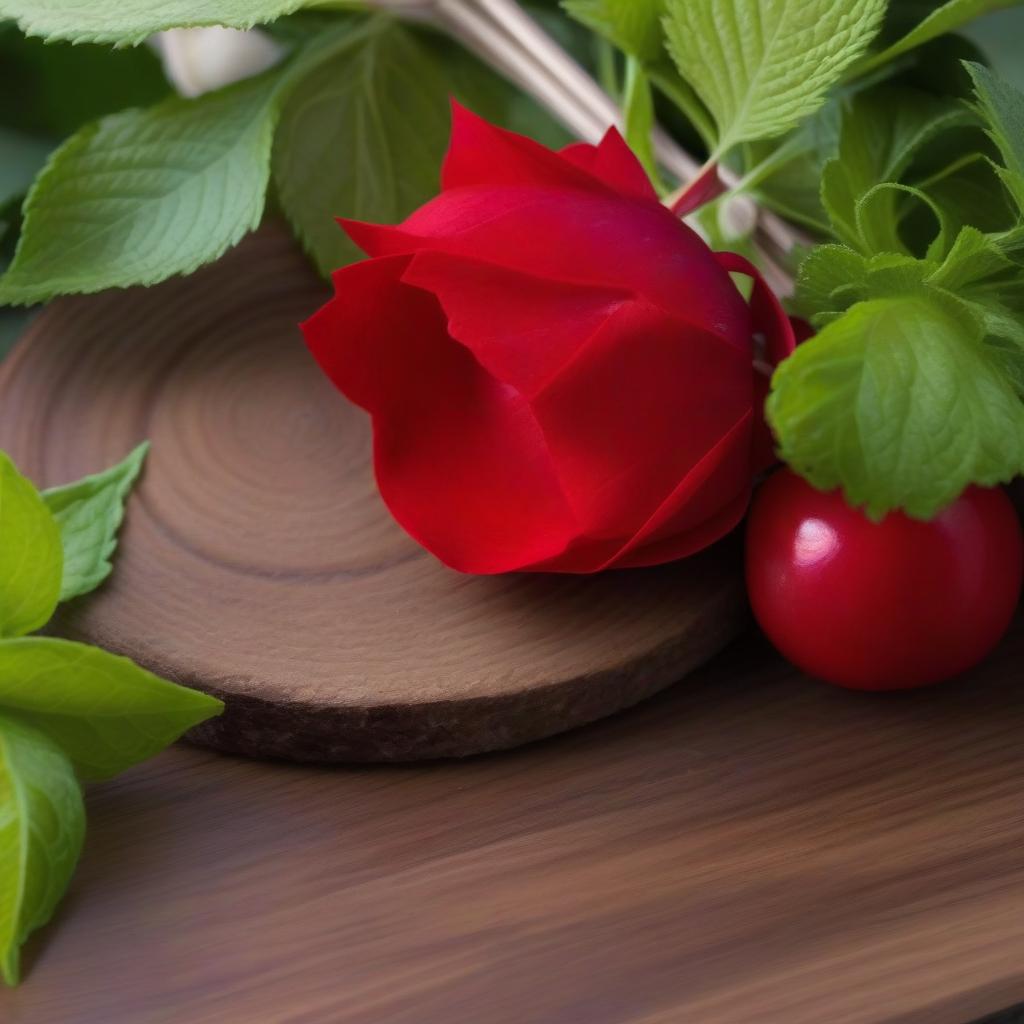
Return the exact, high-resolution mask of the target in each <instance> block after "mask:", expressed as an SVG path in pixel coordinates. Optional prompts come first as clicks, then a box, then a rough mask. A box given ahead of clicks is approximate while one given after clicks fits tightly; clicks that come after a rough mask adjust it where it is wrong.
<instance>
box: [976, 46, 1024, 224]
mask: <svg viewBox="0 0 1024 1024" xmlns="http://www.w3.org/2000/svg"><path fill="white" fill-rule="evenodd" d="M967 70H968V72H969V73H970V76H971V79H972V81H973V82H974V90H975V94H976V95H977V97H978V113H979V114H980V115H981V117H982V119H983V120H984V122H985V125H986V128H987V132H988V135H989V138H991V139H992V141H993V142H994V143H995V144H996V146H997V147H998V148H999V152H1000V154H1001V155H1002V158H1003V162H1004V163H1005V165H1006V166H1005V168H1004V169H1003V170H1001V172H1000V176H1001V177H1002V179H1003V182H1004V183H1005V185H1006V187H1007V189H1008V190H1009V191H1010V194H1011V195H1012V196H1013V197H1014V199H1015V200H1016V202H1017V205H1018V207H1019V209H1020V210H1021V212H1022V213H1024V93H1022V92H1020V90H1019V89H1015V88H1014V87H1013V86H1012V85H1010V84H1009V83H1008V82H1004V81H1003V80H1002V79H1001V78H998V77H997V76H996V75H994V74H993V73H992V72H991V71H989V69H988V68H986V67H983V66H982V65H981V64H967Z"/></svg>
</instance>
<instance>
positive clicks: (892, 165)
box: [821, 88, 971, 252]
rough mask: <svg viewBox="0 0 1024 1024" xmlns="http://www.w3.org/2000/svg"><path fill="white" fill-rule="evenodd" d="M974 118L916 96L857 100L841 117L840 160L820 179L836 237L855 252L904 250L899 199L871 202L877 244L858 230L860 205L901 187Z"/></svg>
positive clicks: (881, 94)
mask: <svg viewBox="0 0 1024 1024" xmlns="http://www.w3.org/2000/svg"><path fill="white" fill-rule="evenodd" d="M970 118H971V116H970V113H969V112H968V111H967V110H966V109H964V108H963V106H962V105H961V104H959V103H957V102H956V101H954V100H949V99H940V98H938V97H934V96H929V95H928V94H927V93H922V92H918V91H916V90H909V89H888V88H882V89H876V90H871V91H869V92H867V93H860V94H858V95H857V96H855V97H854V98H853V99H852V100H851V101H850V102H849V103H848V104H847V105H846V107H845V109H844V111H843V118H842V127H841V130H840V137H839V151H838V155H837V156H836V158H835V159H833V160H830V161H829V162H828V163H827V164H826V165H825V167H824V169H823V171H822V178H821V200H822V204H823V206H824V207H825V210H826V212H827V213H828V215H829V219H830V220H831V222H832V227H833V230H834V232H835V234H836V235H837V237H838V238H839V239H840V240H841V241H843V242H844V243H845V244H847V245H849V246H851V247H853V248H859V249H863V248H865V247H866V246H867V251H868V252H873V251H879V250H880V249H884V248H893V247H896V248H897V250H899V249H902V248H903V245H902V242H900V241H899V239H898V234H897V224H896V205H895V204H896V199H897V196H896V195H895V194H894V193H892V192H889V194H888V195H887V196H885V201H884V203H882V204H877V198H876V200H874V201H873V203H874V204H875V205H873V211H874V212H873V217H872V223H871V225H870V227H871V228H872V230H873V233H874V234H875V235H877V236H879V237H876V238H875V239H874V242H873V243H867V242H866V240H865V238H864V235H863V233H862V230H861V228H862V225H859V224H858V205H859V204H861V203H862V201H863V200H864V198H865V196H867V195H868V193H869V192H871V190H872V189H876V188H878V187H879V186H880V185H883V184H887V183H898V182H899V181H900V177H901V175H902V174H903V172H904V171H905V170H906V168H907V167H908V165H909V164H910V162H911V160H912V159H913V158H914V156H915V154H917V153H918V152H919V151H920V150H921V148H922V147H923V146H924V145H925V144H926V143H927V142H929V141H930V140H931V139H934V138H935V137H936V136H937V135H939V134H941V133H942V132H944V131H947V130H949V129H951V128H954V127H957V126H961V125H964V124H965V123H968V122H969V121H970ZM926 201H927V200H926ZM861 219H862V220H863V219H864V214H863V212H862V214H861ZM883 237H888V239H889V241H888V242H885V241H883Z"/></svg>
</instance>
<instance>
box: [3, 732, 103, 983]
mask: <svg viewBox="0 0 1024 1024" xmlns="http://www.w3.org/2000/svg"><path fill="white" fill-rule="evenodd" d="M84 837H85V808H84V807H83V805H82V794H81V790H80V789H79V787H78V781H77V780H76V779H75V774H74V772H73V771H72V768H71V764H70V762H69V761H68V759H67V758H66V757H65V756H64V754H63V753H62V752H61V751H60V749H59V748H58V747H57V746H56V745H55V744H54V743H53V742H52V741H51V740H49V739H47V737H46V736H44V735H42V734H40V733H39V732H37V731H36V730H34V729H32V728H31V727H29V726H27V725H25V724H24V723H21V722H16V721H12V720H10V719H7V718H0V972H2V974H3V978H4V981H6V982H7V984H8V985H17V984H18V981H19V979H20V974H21V970H20V953H21V946H22V943H24V941H25V939H26V938H27V937H28V935H29V934H30V933H31V932H33V931H35V929H37V928H39V927H41V926H42V925H44V924H46V922H47V921H48V920H49V919H50V917H51V916H52V915H53V912H54V910H55V909H56V907H57V904H58V903H59V902H60V898H61V897H62V896H63V895H64V890H65V889H66V888H67V885H68V882H69V881H70V880H71V876H72V874H73V873H74V870H75V865H76V864H77V863H78V855H79V853H80V852H81V849H82V840H83V839H84Z"/></svg>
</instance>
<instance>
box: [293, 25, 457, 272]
mask: <svg viewBox="0 0 1024 1024" xmlns="http://www.w3.org/2000/svg"><path fill="white" fill-rule="evenodd" d="M449 125H450V116H449V106H448V86H447V83H446V81H445V78H444V75H443V74H442V73H441V71H440V69H439V68H438V67H437V66H436V64H435V63H434V61H433V59H432V57H431V55H430V53H429V52H428V51H427V50H426V49H425V48H424V47H422V46H421V45H420V44H419V43H418V42H417V40H416V39H415V38H414V37H413V36H412V35H411V34H410V33H409V32H408V30H407V29H405V28H404V27H403V26H401V25H399V24H398V23H396V22H394V21H392V20H390V19H379V20H374V21H373V22H371V23H369V24H368V25H366V26H365V27H364V29H363V30H362V31H360V32H359V33H357V34H355V35H353V36H351V37H350V40H349V43H348V45H346V46H344V47H343V49H342V50H341V51H340V52H339V53H337V54H336V55H335V56H334V57H333V58H331V59H330V60H327V61H325V62H324V63H322V64H321V65H320V66H318V67H316V68H315V69H314V70H313V71H312V72H310V73H309V74H307V75H305V76H304V77H302V78H301V79H300V80H299V81H297V83H296V85H295V87H294V90H293V92H292V94H291V95H290V96H289V98H288V100H287V102H286V103H285V105H284V109H283V110H282V114H281V125H280V128H279V130H278V133H277V138H276V139H275V141H274V155H273V167H274V181H275V183H276V185H277V191H278V197H279V199H280V202H281V206H282V208H283V210H284V212H285V214H286V216H287V217H288V219H289V220H290V221H291V223H292V225H293V226H294V227H295V229H296V231H297V232H298V234H299V237H300V239H301V240H302V242H303V244H304V245H305V247H306V248H307V249H308V250H309V252H310V254H311V255H312V256H313V258H314V260H315V261H316V264H317V266H318V267H319V268H320V270H321V272H322V273H324V274H327V273H329V272H330V271H331V270H333V269H335V268H337V267H339V266H343V265H344V264H346V263H350V262H351V261H352V260H354V259H358V258H361V256H362V253H361V252H360V250H359V249H358V248H357V247H356V246H355V245H354V244H353V243H352V242H351V241H350V240H349V239H348V238H347V237H346V236H345V234H344V232H343V231H341V229H340V228H339V227H338V226H337V224H336V223H335V222H334V218H335V217H339V216H356V217H358V218H360V219H363V220H371V221H380V222H384V223H390V222H393V221H398V220H401V219H402V218H403V217H404V216H405V215H406V214H408V213H410V212H411V211H412V210H413V209H415V208H416V207H417V206H419V205H421V204H422V203H423V202H425V201H426V200H427V199H428V198H430V197H431V196H432V195H433V194H434V193H436V192H437V189H438V171H439V168H440V164H441V158H442V156H443V154H444V151H445V147H446V145H447V140H448V131H449Z"/></svg>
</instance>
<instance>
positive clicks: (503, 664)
mask: <svg viewBox="0 0 1024 1024" xmlns="http://www.w3.org/2000/svg"><path fill="white" fill-rule="evenodd" d="M324 297H325V291H324V286H323V284H322V282H320V281H319V280H318V279H317V278H315V277H314V275H313V274H312V272H311V271H310V270H309V268H308V266H307V263H306V261H305V259H304V258H303V257H302V256H301V254H300V253H298V252H297V250H296V246H295V244H294V242H293V241H292V240H291V238H290V237H289V236H288V234H287V233H286V232H285V231H284V230H283V229H282V228H280V227H277V226H274V225H269V226H267V227H265V228H264V229H263V230H262V231H260V232H259V233H257V234H256V235H254V236H252V237H250V238H249V239H247V240H246V242H244V243H243V244H242V245H241V246H239V247H238V248H237V249H236V250H234V251H233V252H232V253H230V254H229V255H228V256H226V257H225V258H224V259H223V260H221V261H219V262H218V263H217V264H215V265H214V266H212V267H208V268H206V269H205V270H203V271H202V272H200V273H198V274H195V275H194V276H192V277H190V278H187V279H178V280H173V281H169V282H166V283H165V284H163V285H160V286H159V287H157V288H153V289H135V290H131V291H121V292H108V293H105V294H103V295H98V296H90V297H85V298H75V299H65V300H62V301H60V302H57V303H54V304H53V305H52V306H50V307H48V308H47V309H46V311H44V312H43V313H42V315H40V316H39V318H38V319H37V320H36V321H35V322H34V324H33V326H32V328H31V329H30V330H29V332H28V334H27V336H26V337H25V338H24V339H23V340H22V341H21V342H20V343H19V346H18V348H17V349H16V351H15V353H14V354H13V356H12V357H11V358H10V359H9V360H8V361H7V362H6V363H5V364H4V366H3V369H2V371H0V447H3V448H5V449H6V450H8V451H9V452H10V453H11V454H12V456H13V457H14V458H15V460H16V461H18V463H19V464H20V465H21V467H22V468H23V470H24V471H25V472H26V473H28V474H29V475H30V476H31V477H32V478H33V479H35V480H37V481H38V482H39V483H40V484H43V485H53V484H56V483H63V482H66V481H69V480H72V479H75V478H77V477H79V476H81V475H83V474H85V473H88V472H93V471H96V470H98V469H101V468H104V467H106V466H108V465H110V464H112V463H113V462H115V461H117V460H119V459H120V458H122V457H123V456H124V454H125V453H126V452H127V451H128V450H129V449H130V448H132V447H133V446H134V445H135V444H137V443H138V442H139V441H140V440H142V439H143V438H147V437H148V438H150V439H151V440H152V442H153V448H152V453H151V455H150V458H149V462H148V466H147V470H146V475H145V479H144V481H143V483H142V485H141V487H140V489H139V491H138V494H137V497H136V498H135V499H134V500H133V502H132V504H131V507H130V510H129V514H128V519H127V524H126V528H125V530H124V533H123V537H122V545H121V551H120V554H119V557H118V561H117V566H116V570H115V573H114V576H113V577H112V579H111V581H110V582H109V584H107V585H106V586H104V587H103V589H102V590H101V591H100V592H98V593H97V594H96V595H94V596H91V597H89V598H87V599H85V600H83V601H79V602H76V603H74V604H72V605H71V606H69V608H68V609H67V610H66V611H65V612H64V613H63V614H62V616H61V617H60V618H59V620H58V622H57V629H58V631H60V632H63V633H65V634H66V635H69V636H72V637H75V638H80V639H85V640H88V641H90V642H94V643H99V644H101V645H103V646H104V647H108V648H110V649H113V650H117V651H120V652H122V653H125V654H128V655H130V656H132V657H134V658H135V659H136V660H138V661H140V662H142V663H143V664H145V665H147V666H149V667H151V668H153V669H155V670H156V671H158V672H160V673H162V674H164V675H166V676H168V677H170V678H172V679H176V680H178V681H180V682H183V683H186V684H188V685H191V686H196V687H199V688H201V689H205V690H209V691H211V692H213V693H215V694H217V695H218V696H220V697H222V698H224V699H225V700H226V701H227V703H228V710H227V713H226V714H225V715H224V716H223V717H222V718H218V719H215V720H213V721H212V722H210V723H209V724H207V725H204V726H202V727H201V728H200V729H199V730H197V732H196V734H195V736H194V738H195V739H197V740H201V741H203V742H205V743H207V744H209V745H211V746H215V747H219V748H221V749H226V750H232V751H238V752H242V753H247V754H252V755H256V756H274V757H289V758H295V759H300V760H320V761H335V760H343V761H351V760H407V759H416V758H426V757H437V756H452V755H464V754H470V753H476V752H478V751H481V750H492V749H495V748H504V747H510V746H514V745H516V744H518V743H522V742H525V741H528V740H534V739H538V738H540V737H543V736H548V735H550V734H552V733H555V732H558V731H560V730H563V729H568V728H571V727H572V726H576V725H579V724H581V723H583V722H589V721H592V720H594V719H596V718H599V717H601V716H603V715H607V714H610V713H611V712H613V711H617V710H619V709H621V708H623V707H626V706H628V705H631V704H634V703H636V702H637V701H639V700H641V699H643V698H645V697H648V696H650V695H651V694H652V693H654V692H656V691H657V690H659V689H661V688H662V687H664V686H666V685H668V684H669V683H670V682H672V681H674V680H676V679H678V678H679V677H680V676H682V675H683V674H684V673H685V672H686V671H688V670H689V669H690V668H692V667H693V666H695V665H698V664H700V663H702V662H703V661H705V660H706V659H707V658H708V657H709V656H711V655H712V654H713V653H716V652H717V651H719V650H720V649H721V648H722V646H723V645H724V644H725V643H726V642H727V641H728V640H729V639H731V638H732V637H733V636H734V635H735V633H736V631H737V629H738V628H739V626H740V624H741V623H742V621H743V619H744V616H745V611H744V607H745V603H744V598H743V592H742V584H741V581H740V573H739V571H738V567H737V565H736V558H735V551H734V550H733V549H731V548H725V549H723V548H721V546H720V547H719V548H718V549H717V550H715V551H712V552H709V553H707V554H706V555H705V556H702V557H700V558H698V559H695V560H690V561H687V562H686V563H685V564H681V565H676V566H672V567H666V568H660V569H652V570H637V571H631V572H616V573H608V574H604V575H602V576H599V577H593V576H592V577H572V578H569V577H552V576H538V575H532V576H518V577H514V576H506V577H501V578H480V577H477V578H471V577H467V576H461V575H459V574H457V573H455V572H452V571H451V570H449V569H446V568H444V567H443V566H442V565H440V563H438V562H436V561H435V560H434V559H433V558H432V557H431V556H429V555H428V554H426V552H424V551H422V550H421V549H420V548H419V547H418V546H417V545H416V544H414V543H413V542H412V541H411V540H410V539H409V538H408V537H407V536H406V535H405V534H404V533H403V532H402V531H401V530H400V529H399V528H398V527H397V526H396V525H395V524H394V522H393V521H392V520H391V518H390V516H389V515H388V513H387V511H386V510H385V508H384V506H383V504H382V502H381V501H380V498H379V496H378V494H377V489H376V487H375V485H374V481H373V474H372V469H371V466H370V457H369V456H370V435H369V423H368V417H366V415H365V414H364V413H363V412H362V411H361V410H358V409H356V408H355V407H354V406H352V405H350V404H349V403H348V402H347V401H346V400H345V399H343V398H342V397H341V396H340V395H339V394H338V393H337V392H336V391H335V390H334V389H333V388H332V387H331V385H330V384H329V383H328V382H327V381H326V379H324V377H323V375H322V374H321V373H320V372H319V370H318V369H317V368H316V366H315V365H314V363H313V360H312V359H311V358H310V356H309V355H308V353H307V352H306V350H305V347H304V345H303V343H302V339H301V336H300V334H299V331H298V329H297V326H296V325H297V323H298V321H299V320H301V319H303V318H304V317H306V316H308V315H309V314H310V313H311V312H312V311H313V310H314V309H316V308H317V306H319V305H320V304H321V303H322V302H323V300H324Z"/></svg>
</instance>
